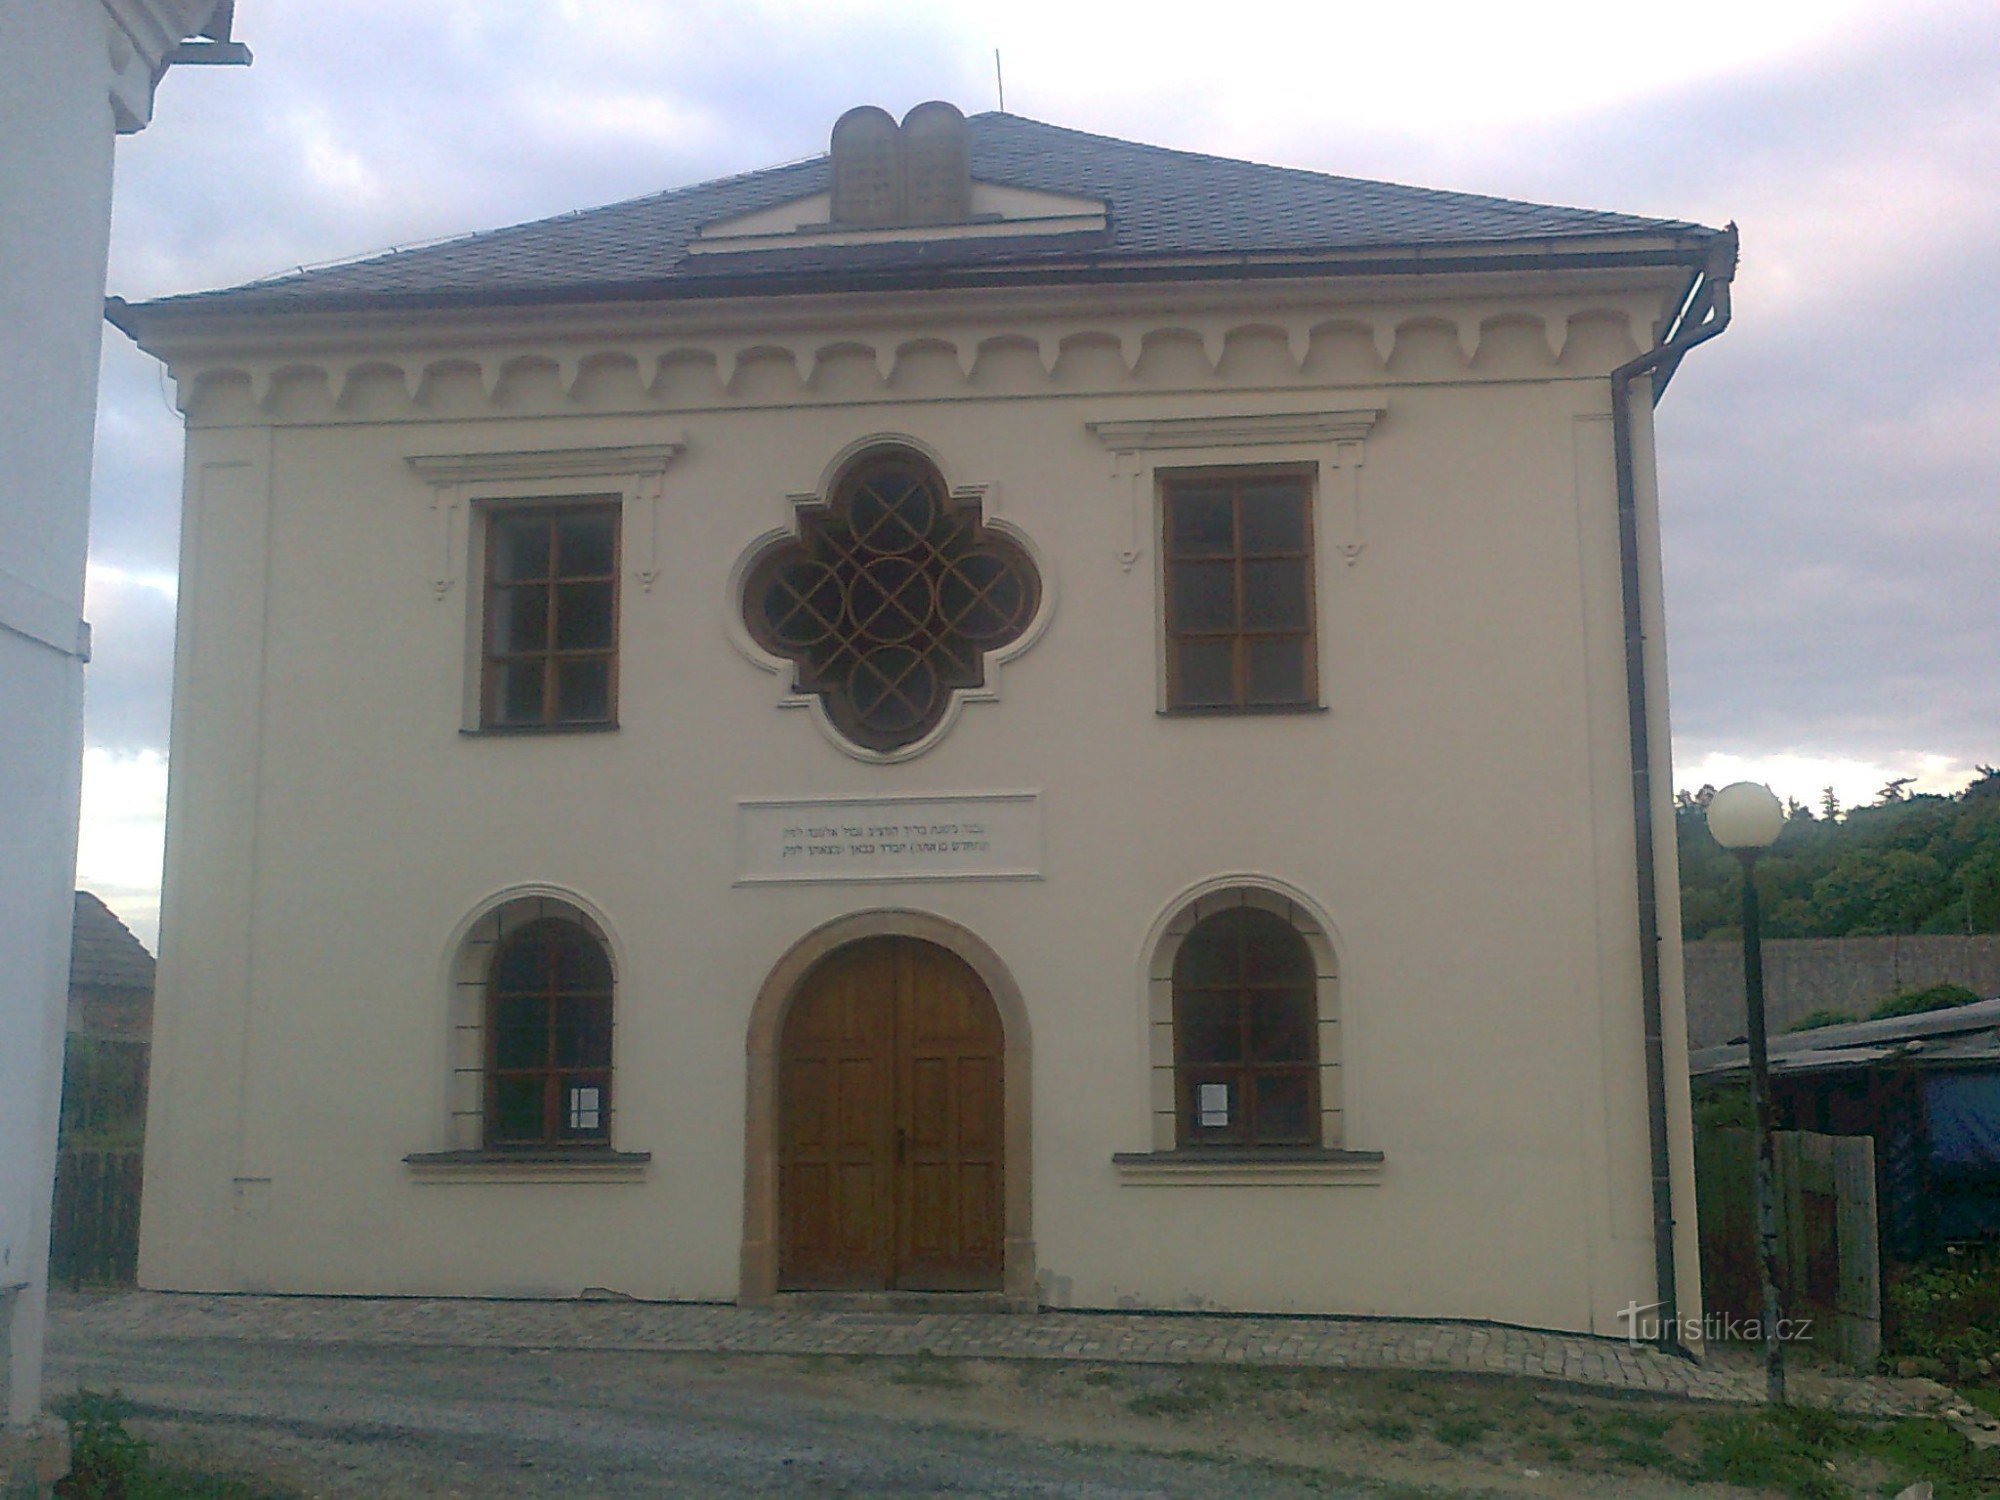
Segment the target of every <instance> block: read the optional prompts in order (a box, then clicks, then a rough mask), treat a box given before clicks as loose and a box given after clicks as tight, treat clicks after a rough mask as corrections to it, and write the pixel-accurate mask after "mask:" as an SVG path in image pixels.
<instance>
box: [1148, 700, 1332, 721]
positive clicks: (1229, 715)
mask: <svg viewBox="0 0 2000 1500" xmlns="http://www.w3.org/2000/svg"><path fill="white" fill-rule="evenodd" d="M1326 711H1327V707H1326V705H1325V704H1324V703H1244V704H1235V703H1218V704H1214V705H1212V706H1206V707H1199V708H1195V707H1190V708H1156V709H1154V710H1153V712H1154V713H1155V714H1157V715H1158V716H1159V717H1160V718H1162V719H1267V718H1270V717H1272V716H1273V715H1278V714H1323V713H1325V712H1326Z"/></svg>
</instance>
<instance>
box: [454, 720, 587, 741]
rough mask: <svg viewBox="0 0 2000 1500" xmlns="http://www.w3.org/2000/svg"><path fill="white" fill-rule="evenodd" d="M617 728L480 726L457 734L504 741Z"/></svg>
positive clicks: (567, 725)
mask: <svg viewBox="0 0 2000 1500" xmlns="http://www.w3.org/2000/svg"><path fill="white" fill-rule="evenodd" d="M617 728H618V725H617V724H616V723H615V722H606V723H603V724H481V725H479V726H478V727H477V728H474V729H461V730H459V734H460V735H461V736H462V737H464V738H465V739H468V740H505V739H513V738H515V737H516V736H519V735H529V736H533V735H538V734H610V733H612V732H614V731H615V730H616V729H617Z"/></svg>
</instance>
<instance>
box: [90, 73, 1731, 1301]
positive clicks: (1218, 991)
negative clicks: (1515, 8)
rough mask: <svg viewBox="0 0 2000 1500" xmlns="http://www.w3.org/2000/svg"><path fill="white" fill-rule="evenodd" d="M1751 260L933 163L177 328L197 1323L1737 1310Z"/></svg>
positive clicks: (1092, 161) (178, 771) (884, 147)
mask: <svg viewBox="0 0 2000 1500" xmlns="http://www.w3.org/2000/svg"><path fill="white" fill-rule="evenodd" d="M1734 249H1735V247H1734V235H1733V233H1731V232H1728V231H1717V230H1712V229H1705V228H1702V227H1701V226H1698V225H1694V224H1688V223H1681V222H1673V221H1663V220H1654V219H1640V218H1633V217H1629V216H1624V215H1619V214H1609V213H1594V212H1586V211H1581V210H1574V209H1563V208H1549V207H1542V206H1537V205H1530V204H1522V203H1514V202H1506V201H1502V200H1495V199H1490V198H1480V197H1473V196H1468V195H1463V194H1453V193H1439V192H1430V191H1425V190H1420V189H1412V188H1402V187H1393V186H1387V185H1383V184H1375V183H1365V182H1356V181H1352V180H1348V179H1341V178H1331V177H1325V176H1321V175H1318V174H1315V173H1309V172H1300V171H1291V170H1285V169H1279V168H1272V167H1263V166H1257V165H1254V164H1251V163H1247V162H1237V161H1228V160H1222V159H1217V158H1213V157H1205V156H1197V155H1192V154H1188V153H1183V152H1175V151H1166V150H1161V149H1158V148H1154V147H1149V146H1141V145H1134V144H1131V143H1128V142H1122V141H1115V140H1109V139H1106V138H1104V137H1100V136H1092V135H1085V134H1082V133H1079V132H1075V131H1069V130H1063V129H1059V128H1056V127H1053V126H1048V125H1043V124H1038V123H1036V122H1034V121H1030V120H1026V119H1022V118H1019V117H1016V116H1011V115H1005V114H987V115H981V116H978V117H976V118H974V119H972V120H971V121H969V122H966V121H963V120H961V119H960V117H959V116H958V115H957V112H956V111H954V110H952V109H950V107H949V106H943V105H926V106H921V107H920V108H919V109H918V110H916V111H913V112H912V114H911V116H910V117H909V118H908V119H906V120H905V121H904V122H902V123H901V124H900V125H898V123H897V122H896V121H895V120H893V119H891V118H890V117H888V116H887V115H885V114H883V113H882V112H880V111H876V110H861V111H855V112H851V113H850V114H849V115H847V116H845V117H843V120H842V122H841V124H840V125H839V126H838V127H837V128H836V131H835V137H834V150H833V151H832V153H831V155H830V157H826V158H820V159H816V160H811V161H806V162H801V163H797V164H794V165H790V166H785V167H778V168H773V169H770V170H768V171H762V172H755V173H751V174H749V175H746V176H741V177H735V178H729V179H725V180H722V181H717V182H712V183H707V184H703V185H700V186H696V187H691V188H686V189H682V190H679V191H675V192H668V193H664V194H661V195H658V196H655V197H650V198H643V199H638V200H634V201H632V202H629V203H623V204H618V205H614V206H612V207H609V208H603V209H597V210H593V211H591V212H587V213H581V214H575V215H570V216H566V217H564V218H560V219H554V220H549V221H546V222H543V223H539V224H531V225H525V226H521V227H518V228H514V229H508V230H501V231H498V232H495V233H491V234H482V235H475V236H472V237H470V238H467V239H463V240H457V241H453V242H449V243H446V244H441V245H437V246H432V247H429V248H425V249H420V250H414V251H409V252H404V253H398V254H392V255H388V256H383V257H378V258H375V259H372V260H367V261H361V262H356V263H352V264H349V265H345V266H339V267H333V268H328V269H323V270H319V271H312V272H306V273H301V274H299V275H295V276H290V277H285V278H280V279H277V280H273V281H268V282H262V283H257V284H254V285H251V286H247V287H241V288H236V289H232V290H229V291H222V292H214V293H207V294H198V295H192V296H188V297H180V298H170V299H166V300H163V301H158V302H153V303H149V304H146V305H144V306H141V307H119V308H115V309H114V318H115V320H116V321H117V322H118V323H119V325H120V326H121V327H124V328H125V329H127V331H129V332H131V333H132V334H133V335H134V336H135V337H136V338H137V339H138V340H139V342H140V343H141V344H142V346H143V347H145V348H146V349H148V350H150V351H152V352H153V353H155V354H157V355H158V356H159V357H160V358H162V359H163V360H165V361H166V362H167V363H168V365H169V367H170V369H171V372H172V374H173V377H174V379H175V380H176V382H177V383H178V389H179V392H180V400H181V403H182V405H183V408H184V410H185V411H186V413H187V419H188V468H187V497H186V512H185V519H184V526H183V557H182V569H181V596H180V597H181V626H180V631H181V633H180V643H179V650H178V657H177V665H176V683H175V687H176V704H175V713H174V729H173V781H172V791H171V794H170V797H169V809H168V858H167V881H166V892H165V905H164V915H163V928H162V949H161V956H160V969H159V995H158V1010H157V1022H156V1032H155V1037H156V1053H155V1071H154V1092H153V1109H152V1115H151V1119H150V1122H149V1126H148V1132H147V1150H148V1159H147V1171H146V1181H147V1195H146V1203H145V1232H144V1238H143V1248H142V1263H141V1280H142V1284H144V1285H147V1286H152V1287H163V1288H186V1289H212V1290H224V1291H229V1290H255V1289H272V1290H280V1291H295V1292H367V1293H424V1294H467V1295H487V1294H506V1295H545V1296H574V1295H577V1294H578V1293H580V1292H582V1291H584V1290H586V1289H589V1288H608V1289H612V1290H615V1291H618V1292H624V1293H629V1294H631V1295H634V1296H639V1297H649V1298H693V1299H745V1300H761V1299H764V1298H768V1297H770V1296H772V1295H774V1294H777V1293H782V1292H784V1291H786V1290H791V1289H797V1290H813V1291H820V1292H824V1291H829V1290H849V1291H860V1292H867V1293H882V1292H939V1293H943V1292H983V1293H987V1294H994V1295H998V1296H1001V1297H1004V1298H1005V1299H1006V1300H1008V1301H1009V1302H1010V1303H1012V1304H1013V1305H1017V1306H1025V1305H1031V1304H1033V1303H1034V1302H1036V1301H1037V1300H1039V1301H1041V1302H1043V1303H1049V1304H1061V1305H1074V1306H1087V1307H1116V1306H1139V1307H1156V1308H1171V1307H1181V1308H1227V1309H1259V1310H1269V1311H1314V1312H1343V1313H1375V1314H1395V1315H1405V1316H1429V1317H1465V1318H1486V1319H1496V1320H1502V1321H1508V1322H1514V1323H1522V1324H1532V1325H1537V1326H1542V1327H1548V1328H1560V1329H1587V1330H1593V1331H1596V1332H1599V1333H1606V1334H1615V1333H1618V1332H1620V1331H1621V1330H1620V1325H1619V1323H1618V1321H1617V1320H1618V1314H1619V1310H1620V1309H1623V1308H1625V1307H1627V1306H1628V1305H1629V1304H1631V1303H1633V1302H1638V1303H1641V1304H1644V1303H1649V1302H1653V1301H1655V1300H1661V1301H1665V1302H1667V1303H1668V1304H1669V1308H1668V1310H1669V1311H1670V1312H1671V1311H1674V1310H1676V1309H1678V1310H1679V1311H1680V1312H1682V1313H1683V1314H1684V1315H1687V1316H1695V1315H1697V1314H1698V1312H1699V1305H1700V1292H1699V1278H1698V1272H1697V1265H1696V1254H1695V1236H1694V1198H1693V1190H1692V1184H1693V1175H1692V1166H1691V1159H1690V1148H1689V1128H1688V1118H1687V1095H1686V1063H1685V1056H1684V1046H1683V1042H1682V1034H1683V1026H1682V1020H1681V1006H1680V985H1679V970H1678V945H1677V944H1676V943H1673V942H1669V943H1668V944H1666V945H1665V946H1664V947H1662V945H1661V943H1660V937H1661V935H1662V933H1663V932H1664V934H1665V935H1666V936H1668V937H1669V938H1672V937H1674V936H1675V935H1676V934H1677V909H1676V907H1675V903H1674V892H1675V889H1676V882H1675V877H1674V848H1673V841H1672V839H1671V838H1670V837H1664V836H1662V837H1659V838H1654V837H1653V833H1652V830H1653V828H1654V827H1657V828H1658V829H1659V830H1661V832H1662V834H1663V835H1664V834H1666V833H1670V831H1671V828H1672V821H1671V811H1670V808H1669V803H1668V796H1667V789H1668V787H1669V785H1670V782H1669V778H1668V776H1667V774H1666V755H1667V751H1666V745H1667V724H1666V712H1665V670H1664V656H1663V650H1662V636H1661V609H1660V590H1659V559H1658V552H1657V527H1656V520H1655V509H1654V488H1653V464H1652V447H1651V405H1650V402H1649V401H1648V400H1647V397H1648V395H1650V394H1654V393H1655V392H1656V388H1657V387H1659V386H1662V385H1663V384H1664V380H1665V377H1666V376H1667V375H1668V374H1670V373H1671V371H1672V369H1673V367H1674V365H1675V364H1677V363H1678V361H1679V358H1680V356H1681V355H1682V354H1683V353H1684V352H1685V351H1686V349H1687V348H1689V347H1692V345H1693V344H1694V343H1697V342H1699V341H1700V340H1701V339H1702V338H1705V337H1707V336H1709V335H1710V334H1712V333H1714V332H1717V331H1719V330H1720V328H1721V327H1722V325H1723V324H1724V323H1725V322H1726V320H1727V315H1728V314H1727V308H1728V303H1727V291H1728V281H1729V277H1730V275H1731V273H1732V271H1733V266H1734ZM1628 648H1629V649H1628ZM1634 726H1637V731H1638V732H1637V738H1636V743H1637V752H1636V753H1635V750H1634V744H1635V740H1634V734H1633V727H1634ZM1635 786H1637V787H1638V788H1639V791H1640V795H1639V797H1638V798H1637V799H1636V800H1635V796H1634V788H1635Z"/></svg>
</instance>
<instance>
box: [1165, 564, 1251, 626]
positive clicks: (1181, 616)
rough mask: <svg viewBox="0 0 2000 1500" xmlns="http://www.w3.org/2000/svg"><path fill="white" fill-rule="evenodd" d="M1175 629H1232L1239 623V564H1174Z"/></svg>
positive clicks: (1169, 622) (1170, 624) (1170, 622)
mask: <svg viewBox="0 0 2000 1500" xmlns="http://www.w3.org/2000/svg"><path fill="white" fill-rule="evenodd" d="M1173 595H1174V615H1173V618H1172V619H1171V620H1170V621H1168V622H1167V623H1168V626H1169V628H1170V629H1173V630H1177V631H1179V630H1229V629H1232V628H1234V626H1235V624H1236V565H1235V564H1234V563H1227V562H1222V563H1176V564H1175V565H1174V587H1173Z"/></svg>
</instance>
